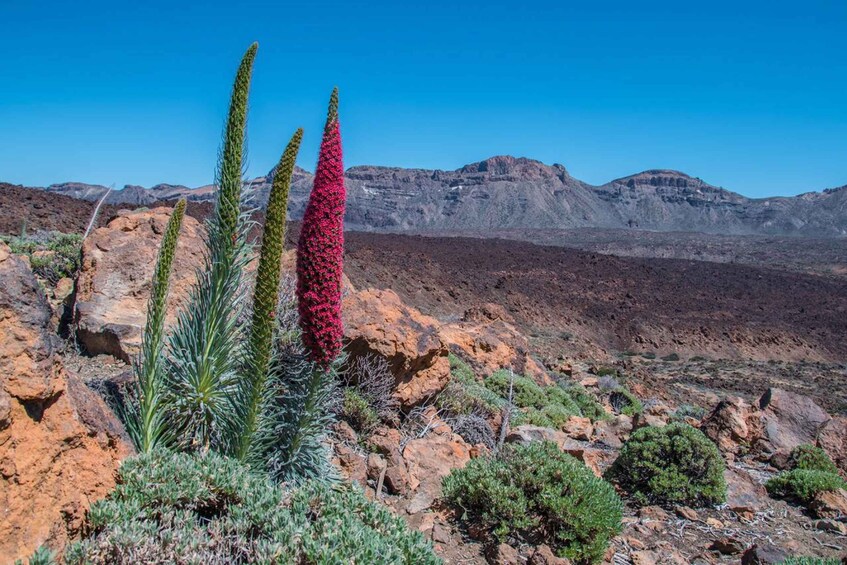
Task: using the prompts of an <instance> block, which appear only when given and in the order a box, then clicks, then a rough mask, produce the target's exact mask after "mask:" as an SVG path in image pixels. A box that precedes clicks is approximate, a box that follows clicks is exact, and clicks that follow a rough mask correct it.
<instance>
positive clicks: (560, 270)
mask: <svg viewBox="0 0 847 565" xmlns="http://www.w3.org/2000/svg"><path fill="white" fill-rule="evenodd" d="M346 271H347V273H348V276H349V277H350V279H351V281H352V282H353V284H354V285H356V286H357V287H365V286H374V287H382V288H385V287H388V288H391V289H393V290H394V291H396V292H397V293H398V294H399V295H400V296H401V297H402V298H403V299H404V300H406V301H407V302H409V303H410V304H412V305H414V306H415V307H417V308H419V309H421V310H422V311H424V312H427V313H429V314H432V315H436V316H439V317H442V318H450V317H455V316H459V315H461V314H462V312H463V311H464V310H465V309H466V308H468V307H470V306H473V305H475V304H479V303H485V302H495V303H499V304H502V305H503V306H504V307H505V308H506V309H507V311H508V312H509V313H510V314H511V315H512V316H513V317H514V318H515V321H516V322H517V323H518V325H519V326H521V328H522V329H523V330H524V331H525V332H526V333H527V334H528V335H529V336H531V338H533V340H534V346H535V347H536V350H537V351H538V352H539V353H541V354H543V355H545V356H552V357H555V356H557V355H559V354H566V355H575V354H576V355H585V354H589V355H590V354H591V353H594V352H593V351H592V349H591V348H590V347H589V346H588V344H596V345H597V346H599V347H600V348H602V349H604V350H606V352H608V353H611V352H612V351H627V350H633V351H639V352H655V353H658V354H660V355H663V354H668V353H678V354H683V355H684V356H688V355H701V354H707V355H709V356H712V357H722V358H736V359H740V358H744V359H754V360H768V359H782V360H799V359H810V360H829V361H837V362H843V361H844V360H845V359H847V342H845V341H844V339H843V336H844V335H845V333H847V316H845V315H847V281H844V280H839V279H833V278H824V277H818V276H814V275H808V274H802V273H793V272H786V271H777V270H772V269H765V268H761V267H753V266H744V265H734V264H719V263H710V262H704V261H687V260H678V259H642V258H623V257H615V256H610V255H602V254H597V253H590V252H584V251H578V250H574V249H568V248H562V247H543V246H536V245H533V244H531V243H524V242H518V241H507V240H499V239H487V240H483V239H470V238H429V237H419V236H404V235H377V234H366V233H350V234H348V236H347V264H346Z"/></svg>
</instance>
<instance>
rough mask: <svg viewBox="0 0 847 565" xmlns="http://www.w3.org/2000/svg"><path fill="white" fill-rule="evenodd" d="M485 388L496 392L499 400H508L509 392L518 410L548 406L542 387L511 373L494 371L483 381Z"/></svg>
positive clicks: (548, 399)
mask: <svg viewBox="0 0 847 565" xmlns="http://www.w3.org/2000/svg"><path fill="white" fill-rule="evenodd" d="M485 386H486V387H487V388H488V389H489V390H492V391H494V392H496V393H497V394H498V395H499V396H500V397H501V398H509V390H510V389H511V393H512V402H513V404H514V405H515V406H517V407H518V408H538V409H539V410H540V409H541V408H544V407H545V406H547V405H548V404H550V398H549V397H548V396H547V393H546V391H545V390H544V388H543V387H541V386H540V385H539V384H537V383H536V382H535V381H533V380H532V379H530V378H529V377H525V376H523V375H519V374H517V373H512V372H511V371H508V370H505V369H501V370H499V371H495V372H494V373H492V374H491V376H490V377H488V378H487V379H485Z"/></svg>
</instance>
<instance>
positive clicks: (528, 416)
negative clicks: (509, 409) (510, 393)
mask: <svg viewBox="0 0 847 565" xmlns="http://www.w3.org/2000/svg"><path fill="white" fill-rule="evenodd" d="M572 416H579V411H575V410H569V409H568V408H566V407H564V406H562V405H561V404H549V405H547V406H545V407H544V408H541V409H538V408H535V407H532V406H530V407H529V408H522V409H520V410H516V411H515V412H514V413H513V414H512V424H513V425H515V426H522V425H524V424H529V425H532V426H541V427H542V428H553V429H560V428H561V427H562V426H564V425H565V424H566V423H567V421H568V420H569V419H570V418H571V417H572Z"/></svg>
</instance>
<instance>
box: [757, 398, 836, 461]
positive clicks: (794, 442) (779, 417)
mask: <svg viewBox="0 0 847 565" xmlns="http://www.w3.org/2000/svg"><path fill="white" fill-rule="evenodd" d="M759 408H760V409H761V410H762V421H763V422H764V425H765V436H766V438H767V442H768V443H769V446H767V447H769V448H770V449H771V450H772V451H779V450H782V451H790V450H791V449H794V448H795V447H797V446H798V445H800V444H804V443H811V444H814V443H815V440H816V439H817V437H818V430H819V429H820V428H821V426H823V425H824V424H825V423H826V422H827V421H829V419H830V416H829V414H827V413H826V411H825V410H824V409H823V408H821V407H820V406H818V405H817V404H816V403H815V401H814V400H812V399H811V398H809V397H808V396H803V395H801V394H795V393H793V392H788V391H785V390H782V389H779V388H770V389H768V390H767V392H765V394H763V395H762V397H761V398H760V399H759Z"/></svg>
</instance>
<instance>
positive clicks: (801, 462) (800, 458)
mask: <svg viewBox="0 0 847 565" xmlns="http://www.w3.org/2000/svg"><path fill="white" fill-rule="evenodd" d="M788 468H789V469H806V470H809V471H823V472H824V473H832V474H834V475H837V474H838V467H837V466H836V465H835V463H834V462H833V461H832V459H830V458H829V455H827V454H826V451H824V450H823V449H821V448H820V447H815V446H814V445H811V444H808V443H805V444H803V445H798V446H797V447H795V448H794V449H793V450H792V451H791V456H790V457H789V459H788Z"/></svg>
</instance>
